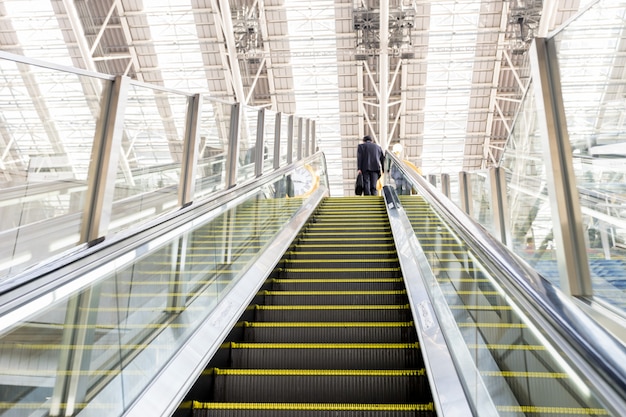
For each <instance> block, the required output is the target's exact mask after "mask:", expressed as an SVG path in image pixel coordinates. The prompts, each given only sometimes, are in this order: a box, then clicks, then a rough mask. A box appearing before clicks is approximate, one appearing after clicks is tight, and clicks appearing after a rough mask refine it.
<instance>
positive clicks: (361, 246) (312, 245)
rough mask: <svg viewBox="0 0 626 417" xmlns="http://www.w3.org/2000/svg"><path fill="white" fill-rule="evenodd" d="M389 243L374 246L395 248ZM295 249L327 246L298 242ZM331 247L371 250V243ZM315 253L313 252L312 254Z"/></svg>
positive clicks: (339, 244) (334, 245) (324, 246)
mask: <svg viewBox="0 0 626 417" xmlns="http://www.w3.org/2000/svg"><path fill="white" fill-rule="evenodd" d="M389 240H390V243H379V244H376V246H377V247H384V246H388V247H393V246H395V244H394V243H393V242H391V239H389ZM295 246H296V247H297V248H298V247H307V248H328V245H325V244H315V243H306V242H299V243H296V245H295ZM333 247H334V248H371V247H372V244H371V243H345V244H341V243H337V244H334V243H333ZM313 253H315V252H313Z"/></svg>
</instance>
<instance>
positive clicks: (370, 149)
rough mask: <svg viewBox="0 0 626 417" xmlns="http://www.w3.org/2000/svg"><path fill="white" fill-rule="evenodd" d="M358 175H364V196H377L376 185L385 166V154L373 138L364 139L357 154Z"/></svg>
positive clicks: (367, 136) (366, 137) (365, 137)
mask: <svg viewBox="0 0 626 417" xmlns="http://www.w3.org/2000/svg"><path fill="white" fill-rule="evenodd" d="M356 165H357V169H358V173H360V174H361V175H363V194H364V195H377V194H378V191H377V190H376V184H377V183H378V179H379V178H380V175H381V173H382V172H384V168H383V167H384V166H385V154H383V150H382V149H381V147H380V146H378V144H376V143H374V142H373V141H372V138H371V136H369V135H366V136H364V137H363V143H360V144H359V147H358V149H357V152H356Z"/></svg>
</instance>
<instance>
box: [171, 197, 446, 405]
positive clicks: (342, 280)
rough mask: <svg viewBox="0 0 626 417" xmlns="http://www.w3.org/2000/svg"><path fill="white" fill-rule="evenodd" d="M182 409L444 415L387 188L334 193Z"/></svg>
mask: <svg viewBox="0 0 626 417" xmlns="http://www.w3.org/2000/svg"><path fill="white" fill-rule="evenodd" d="M190 409H192V411H191V410H190ZM177 415H181V416H182V415H193V416H195V417H200V416H248V415H250V416H253V415H254V416H270V415H271V416H286V415H290V416H331V415H332V416H357V415H358V416H374V415H377V416H378V415H388V416H424V417H426V416H429V417H430V416H435V415H436V414H435V411H434V406H433V398H432V394H431V391H430V388H429V383H428V377H427V375H426V372H425V370H424V363H423V359H422V356H421V353H420V350H419V343H418V338H417V334H416V330H415V326H414V323H413V321H412V315H411V310H410V307H409V304H408V300H407V295H406V291H405V288H404V283H403V279H402V272H401V270H400V266H399V263H398V258H397V254H396V250H395V246H394V241H393V237H392V234H391V230H390V226H389V220H388V217H387V213H386V209H385V203H384V200H383V199H382V198H380V197H353V198H327V199H325V200H324V202H323V203H322V204H321V205H320V207H319V208H318V209H317V211H316V212H315V214H314V215H313V216H312V217H311V218H310V220H309V222H308V223H307V225H306V226H305V227H304V228H303V229H302V230H301V232H300V234H299V235H298V237H297V238H296V240H295V241H294V242H293V243H292V245H291V248H290V249H289V250H288V251H287V252H286V253H285V255H284V256H283V258H282V260H281V261H280V262H279V264H278V265H277V266H276V268H275V269H274V271H273V273H272V274H271V276H270V278H269V279H268V280H267V282H266V284H265V285H264V287H263V288H262V289H261V291H259V293H258V294H257V296H256V298H255V299H254V300H253V302H252V304H251V305H250V306H249V307H248V309H247V310H246V312H245V313H244V315H243V316H242V317H241V319H240V321H239V322H238V324H237V325H236V326H235V328H234V329H233V331H232V332H231V334H230V336H229V337H228V338H227V340H226V342H225V343H224V344H223V345H222V347H221V348H220V350H219V351H218V352H217V354H216V355H215V356H214V357H213V359H212V360H211V362H210V363H209V365H208V366H207V368H206V370H205V371H204V372H203V374H202V376H201V377H200V378H199V379H198V381H197V382H196V384H195V386H194V387H193V388H192V389H191V391H190V393H189V395H188V398H187V399H186V401H184V402H183V403H182V405H181V408H180V409H179V410H178V412H177Z"/></svg>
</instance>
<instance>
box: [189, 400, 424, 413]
mask: <svg viewBox="0 0 626 417" xmlns="http://www.w3.org/2000/svg"><path fill="white" fill-rule="evenodd" d="M193 408H194V409H226V410H300V411H311V410H313V411H318V410H320V411H433V410H434V405H433V403H426V404H343V403H224V402H221V403H203V402H200V401H194V402H193Z"/></svg>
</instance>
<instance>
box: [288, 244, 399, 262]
mask: <svg viewBox="0 0 626 417" xmlns="http://www.w3.org/2000/svg"><path fill="white" fill-rule="evenodd" d="M296 246H297V245H296ZM366 246H368V247H369V246H370V245H366ZM323 247H327V246H326V245H323ZM344 247H348V248H350V247H354V246H353V245H345V246H344ZM390 253H391V254H395V253H396V251H395V250H373V251H367V252H366V253H362V254H363V255H385V254H390ZM286 254H287V255H338V254H342V255H345V254H354V251H341V252H339V251H300V250H297V251H287V252H286ZM396 259H397V258H396Z"/></svg>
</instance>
